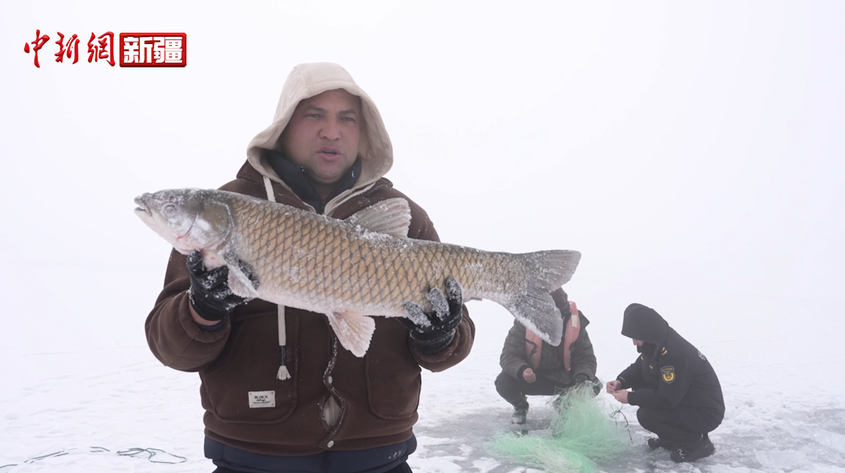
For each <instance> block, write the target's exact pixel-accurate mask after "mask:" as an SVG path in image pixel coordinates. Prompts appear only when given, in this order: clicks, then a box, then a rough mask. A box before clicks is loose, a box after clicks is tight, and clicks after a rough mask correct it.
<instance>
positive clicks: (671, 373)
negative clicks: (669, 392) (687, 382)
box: [660, 366, 675, 384]
mask: <svg viewBox="0 0 845 473" xmlns="http://www.w3.org/2000/svg"><path fill="white" fill-rule="evenodd" d="M660 373H661V374H663V381H665V382H666V384H672V381H675V367H674V366H664V367H663V368H661V369H660Z"/></svg>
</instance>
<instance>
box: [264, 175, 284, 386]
mask: <svg viewBox="0 0 845 473" xmlns="http://www.w3.org/2000/svg"><path fill="white" fill-rule="evenodd" d="M264 189H265V190H266V191H267V200H269V201H270V202H275V201H276V195H275V194H274V193H273V183H272V182H270V178H269V177H267V176H264ZM277 307H278V308H279V314H278V323H279V371H278V372H277V373H276V379H278V380H280V381H284V380H286V379H290V371H288V367H287V366H286V364H285V362H286V358H287V348H286V345H287V333H286V331H285V306H283V305H281V304H279V305H278V306H277Z"/></svg>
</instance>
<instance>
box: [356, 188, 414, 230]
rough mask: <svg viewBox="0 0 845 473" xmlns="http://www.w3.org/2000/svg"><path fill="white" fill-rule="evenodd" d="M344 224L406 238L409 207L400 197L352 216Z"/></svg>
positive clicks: (409, 224) (409, 218)
mask: <svg viewBox="0 0 845 473" xmlns="http://www.w3.org/2000/svg"><path fill="white" fill-rule="evenodd" d="M346 222H347V223H349V224H352V225H359V226H361V227H362V228H365V229H367V230H369V231H371V232H376V233H384V234H387V235H390V236H393V237H396V238H407V237H408V228H409V227H410V226H411V206H410V205H408V201H407V200H405V199H403V198H401V197H395V198H392V199H386V200H382V201H380V202H376V203H375V204H373V205H371V206H369V207H367V208H365V209H361V210H359V211H358V212H356V213H354V214H352V216H350V217H349V218H347V219H346Z"/></svg>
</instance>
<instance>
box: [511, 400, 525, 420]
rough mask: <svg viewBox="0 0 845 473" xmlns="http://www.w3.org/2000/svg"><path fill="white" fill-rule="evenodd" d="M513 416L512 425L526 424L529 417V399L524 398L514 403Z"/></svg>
mask: <svg viewBox="0 0 845 473" xmlns="http://www.w3.org/2000/svg"><path fill="white" fill-rule="evenodd" d="M511 404H513V415H511V424H524V423H525V420H526V418H527V417H528V399H526V398H525V396H522V399H520V400H518V401H516V402H512V403H511Z"/></svg>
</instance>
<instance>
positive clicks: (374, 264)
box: [135, 189, 581, 357]
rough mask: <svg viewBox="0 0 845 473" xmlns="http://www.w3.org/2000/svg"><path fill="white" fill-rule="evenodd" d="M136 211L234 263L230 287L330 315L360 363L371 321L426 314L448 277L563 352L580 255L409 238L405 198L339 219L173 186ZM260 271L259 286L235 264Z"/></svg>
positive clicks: (180, 241)
mask: <svg viewBox="0 0 845 473" xmlns="http://www.w3.org/2000/svg"><path fill="white" fill-rule="evenodd" d="M135 203H136V204H138V208H137V209H135V212H136V213H137V215H138V216H139V217H140V218H141V220H143V221H144V223H146V224H147V225H148V226H149V227H150V228H152V229H153V230H155V231H156V233H158V234H159V235H161V236H162V237H164V239H166V240H167V241H168V242H170V244H171V245H173V247H174V248H175V249H176V250H177V251H179V252H180V253H182V254H188V253H190V252H191V251H194V250H199V251H201V252H202V254H203V256H204V258H205V266H206V267H207V268H209V269H211V268H215V267H218V266H222V265H227V266H228V267H229V281H228V282H229V286H230V287H231V288H232V292H234V293H235V294H237V295H239V296H242V297H246V298H259V299H264V300H267V301H270V302H274V303H277V304H282V305H285V306H289V307H298V308H300V309H306V310H310V311H313V312H318V313H322V314H325V315H326V316H327V317H328V319H329V323H330V324H331V326H332V328H333V329H334V331H335V333H336V334H337V337H338V339H339V340H340V342H341V344H342V345H343V346H344V347H345V348H346V349H347V350H349V351H351V352H352V353H354V354H355V355H356V356H359V357H361V356H364V354H365V353H366V351H367V349H368V348H369V346H370V339H371V337H372V334H373V330H375V322H374V321H373V320H372V319H371V318H370V317H369V316H374V315H381V316H385V317H407V314H406V312H405V309H404V307H405V304H406V303H408V302H416V303H418V304H420V305H421V306H422V307H423V308H426V309H427V308H429V307H430V304H429V302H428V299H427V297H426V295H427V293H428V291H429V289H430V288H434V287H439V288H443V286H444V281H445V280H446V278H447V277H448V276H453V277H454V278H455V279H457V281H458V282H459V283H460V285H461V288H462V290H463V296H464V300H465V301H466V300H473V299H488V300H492V301H494V302H497V303H499V304H501V305H502V306H504V307H505V308H506V309H507V310H508V311H510V312H511V314H513V316H514V317H516V318H517V319H518V320H519V321H520V322H521V323H522V324H523V325H525V326H526V327H528V328H529V329H531V331H533V332H535V333H537V334H539V335H540V336H541V337H542V338H543V340H546V341H547V342H549V343H551V344H553V345H558V344H560V340H561V334H562V331H563V322H562V320H561V316H560V313H559V312H558V310H557V308H556V306H555V304H554V301H553V300H552V297H551V295H550V294H549V293H550V292H551V291H552V290H554V289H556V288H558V287H560V286H561V285H563V284H564V283H566V282H567V281H569V279H570V278H571V277H572V273H574V272H575V268H576V267H577V266H578V262H579V260H580V259H581V253H579V252H577V251H569V250H550V251H538V252H535V253H525V254H511V253H494V252H487V251H482V250H477V249H474V248H468V247H463V246H458V245H450V244H446V243H438V242H432V241H424V240H414V239H409V238H407V232H408V226H409V224H410V221H411V211H410V207H409V205H408V202H407V201H406V200H405V199H401V198H394V199H388V200H385V201H381V202H378V203H376V204H374V205H373V206H371V207H368V208H365V209H363V210H361V211H359V212H358V213H356V214H354V215H352V216H351V217H349V218H348V219H346V220H337V219H333V218H329V217H326V216H323V215H318V214H316V213H313V212H307V211H304V210H300V209H296V208H293V207H290V206H287V205H283V204H278V203H273V202H270V201H266V200H261V199H256V198H254V197H249V196H245V195H242V194H236V193H232V192H226V191H219V190H204V189H173V190H163V191H159V192H156V193H153V194H149V193H147V194H143V195H141V196H139V197H137V198H136V199H135ZM238 260H240V261H243V262H245V263H247V264H249V265H251V266H252V268H253V270H254V275H255V276H256V277H257V278H258V287H257V288H256V287H254V286H253V284H252V283H251V281H250V280H249V278H248V277H247V276H246V275H245V274H244V273H243V271H242V270H241V269H240V266H239V265H238Z"/></svg>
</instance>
